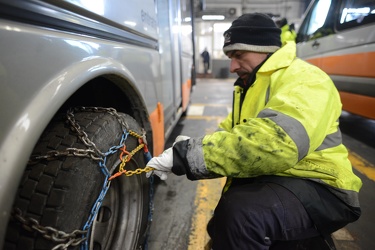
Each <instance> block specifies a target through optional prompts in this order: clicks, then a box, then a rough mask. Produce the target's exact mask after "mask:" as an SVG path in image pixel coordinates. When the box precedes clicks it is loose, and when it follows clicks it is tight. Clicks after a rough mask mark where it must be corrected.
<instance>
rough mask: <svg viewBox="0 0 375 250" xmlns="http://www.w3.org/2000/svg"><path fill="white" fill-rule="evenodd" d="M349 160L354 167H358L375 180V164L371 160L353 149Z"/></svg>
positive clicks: (361, 171)
mask: <svg viewBox="0 0 375 250" xmlns="http://www.w3.org/2000/svg"><path fill="white" fill-rule="evenodd" d="M349 160H350V162H351V163H352V165H353V168H355V169H357V170H358V171H359V172H360V173H362V174H364V175H365V176H367V177H368V178H369V179H371V180H373V181H375V166H374V165H372V164H371V163H370V162H368V161H366V160H365V159H363V158H362V157H361V156H359V155H358V154H356V153H354V152H353V151H349Z"/></svg>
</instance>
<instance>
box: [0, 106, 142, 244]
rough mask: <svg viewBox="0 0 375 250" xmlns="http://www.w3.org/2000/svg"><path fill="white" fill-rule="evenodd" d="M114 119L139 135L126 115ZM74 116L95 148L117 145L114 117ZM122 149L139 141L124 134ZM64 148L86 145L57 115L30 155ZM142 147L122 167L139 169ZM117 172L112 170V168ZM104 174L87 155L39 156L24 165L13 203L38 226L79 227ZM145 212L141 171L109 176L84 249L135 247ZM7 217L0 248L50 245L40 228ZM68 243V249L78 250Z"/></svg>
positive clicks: (114, 160)
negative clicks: (33, 162) (47, 158)
mask: <svg viewBox="0 0 375 250" xmlns="http://www.w3.org/2000/svg"><path fill="white" fill-rule="evenodd" d="M119 115H120V116H119V117H121V119H122V120H123V121H124V122H125V123H127V124H128V126H129V129H130V130H133V131H135V132H136V133H138V134H141V128H140V126H139V125H138V124H137V122H136V121H135V120H134V119H133V118H132V117H130V116H128V115H125V114H120V113H119ZM74 118H75V120H76V122H77V123H78V124H79V126H80V127H81V129H82V130H83V131H84V132H86V133H87V136H88V138H89V139H90V140H91V141H92V142H94V143H95V145H96V147H97V148H98V149H99V150H100V151H101V152H107V151H108V150H109V149H110V148H111V147H113V146H118V145H119V144H120V140H121V138H122V135H123V132H122V128H121V125H120V123H119V121H118V120H117V119H116V117H115V116H114V115H111V114H109V113H107V112H79V113H74ZM125 145H126V150H127V151H129V152H130V151H131V150H133V149H134V148H135V147H136V146H138V145H139V142H138V139H137V138H135V137H134V136H131V135H128V136H127V139H126V141H125ZM67 148H80V149H87V146H85V144H84V143H83V142H82V141H81V140H80V139H79V138H78V136H77V133H76V132H75V131H73V130H72V129H71V126H70V125H69V124H68V123H67V120H66V116H59V117H58V118H57V119H54V121H53V122H51V124H50V125H49V126H48V128H47V129H46V130H45V131H44V133H43V135H42V136H41V138H40V139H39V142H38V144H37V145H36V147H35V149H34V151H33V155H40V156H43V155H46V154H47V152H50V151H51V150H59V151H64V150H66V149H67ZM120 163H121V161H120V158H119V154H118V153H116V154H112V155H111V156H108V157H107V160H106V166H107V169H118V167H119V164H120ZM144 167H145V160H144V154H143V150H140V151H138V152H137V153H136V154H135V155H134V156H133V157H132V158H131V160H130V161H129V162H127V163H126V165H125V169H127V170H134V169H137V168H144ZM115 172H117V171H115ZM104 180H105V177H104V174H103V173H102V171H101V169H100V167H99V164H98V161H95V160H93V159H92V158H89V157H77V156H67V157H58V158H57V159H54V160H40V161H38V163H37V164H34V165H28V166H27V168H26V171H25V173H24V176H23V178H22V181H21V184H20V186H19V190H18V193H17V197H16V199H15V202H14V207H15V208H18V209H19V210H20V211H21V213H22V216H23V217H25V218H34V219H35V220H37V221H38V222H39V224H40V225H42V226H50V227H53V228H55V229H58V230H60V231H63V232H66V233H70V232H72V231H74V230H76V229H80V230H81V229H82V228H83V226H84V225H85V223H86V221H87V219H88V217H89V215H90V212H91V209H92V206H93V204H94V203H95V201H96V200H97V198H98V196H99V194H100V192H101V190H102V188H103V183H104ZM148 210H149V182H148V180H147V178H146V177H145V174H137V175H133V176H129V177H127V176H125V175H121V176H119V177H117V178H116V179H114V180H112V182H111V185H110V188H109V189H108V192H107V194H106V196H105V198H104V200H103V203H102V206H101V208H100V210H99V213H98V215H97V216H96V218H95V220H94V222H93V225H92V227H91V231H90V234H89V237H90V238H89V241H88V242H89V247H88V248H89V249H92V250H104V249H108V250H109V249H126V250H128V249H129V250H130V249H132V250H133V249H138V248H140V245H141V244H142V243H143V242H141V241H142V240H143V239H144V233H145V230H146V227H147V221H148ZM22 226H23V225H21V223H20V222H19V220H16V219H15V218H14V217H12V218H11V220H10V222H9V225H8V229H7V235H6V241H5V247H4V249H7V250H8V249H22V250H28V249H51V248H53V247H54V246H56V245H57V244H58V243H56V242H53V241H51V240H47V239H45V238H44V237H43V236H42V234H41V233H40V232H36V231H35V230H31V232H30V231H28V230H25V229H24V228H23V227H22ZM79 247H80V246H79V245H78V246H76V247H69V248H68V249H79Z"/></svg>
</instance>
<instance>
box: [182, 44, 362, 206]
mask: <svg viewBox="0 0 375 250" xmlns="http://www.w3.org/2000/svg"><path fill="white" fill-rule="evenodd" d="M242 91H243V89H242V88H241V87H239V86H235V90H234V99H233V110H232V113H230V114H229V115H228V117H227V118H226V119H225V120H224V121H223V122H222V123H221V124H220V128H221V129H222V130H221V131H217V132H215V133H212V134H210V135H206V136H204V137H203V138H202V139H201V140H196V141H195V142H193V141H192V142H191V143H190V144H191V145H189V149H188V152H187V161H188V162H189V168H190V170H189V172H191V173H192V175H193V176H194V178H195V179H200V178H212V177H216V176H227V177H229V179H230V178H232V177H233V178H249V177H256V176H263V175H277V176H287V177H301V178H307V179H310V180H313V181H317V182H320V183H322V184H326V185H328V187H331V189H332V190H333V192H334V193H335V194H336V195H337V196H339V197H340V198H341V199H342V200H344V201H345V202H346V203H347V204H349V205H351V206H354V207H358V206H359V202H358V192H359V190H360V188H361V186H362V182H361V180H360V179H359V178H358V177H357V176H356V175H355V174H354V173H353V171H352V166H351V163H350V161H349V160H348V151H347V149H346V147H345V146H344V145H343V144H342V139H341V133H340V130H339V126H338V125H339V123H338V119H339V117H340V114H341V101H340V97H339V94H338V91H337V89H336V87H335V86H334V84H333V82H332V81H331V79H330V78H329V76H328V75H327V74H325V73H324V72H323V71H322V70H320V69H318V68H317V67H315V66H313V65H310V64H308V63H306V62H304V61H303V60H301V59H299V58H297V57H296V47H295V43H287V45H285V46H284V47H282V48H281V49H279V50H278V51H276V52H275V53H274V54H273V55H272V56H271V57H270V58H268V60H267V61H266V62H265V63H264V64H263V65H262V66H261V67H260V69H259V70H258V72H257V74H256V80H255V82H254V83H253V85H252V86H251V87H250V88H249V89H248V90H247V92H246V96H245V97H244V99H243V100H241V98H240V97H241V92H242ZM198 152H201V154H202V153H203V159H199V156H198V155H199V154H198ZM335 191H337V192H335Z"/></svg>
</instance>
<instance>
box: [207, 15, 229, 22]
mask: <svg viewBox="0 0 375 250" xmlns="http://www.w3.org/2000/svg"><path fill="white" fill-rule="evenodd" d="M202 19H203V20H206V21H207V20H224V19H225V16H223V15H203V16H202Z"/></svg>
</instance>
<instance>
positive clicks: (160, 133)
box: [150, 102, 165, 155]
mask: <svg viewBox="0 0 375 250" xmlns="http://www.w3.org/2000/svg"><path fill="white" fill-rule="evenodd" d="M163 110H164V109H163V104H161V103H160V102H158V104H157V107H156V109H155V110H154V111H153V112H152V113H151V114H150V122H151V128H152V141H153V146H154V149H153V155H159V154H161V153H162V152H163V150H164V143H165V141H164V140H165V139H164V111H163Z"/></svg>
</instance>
